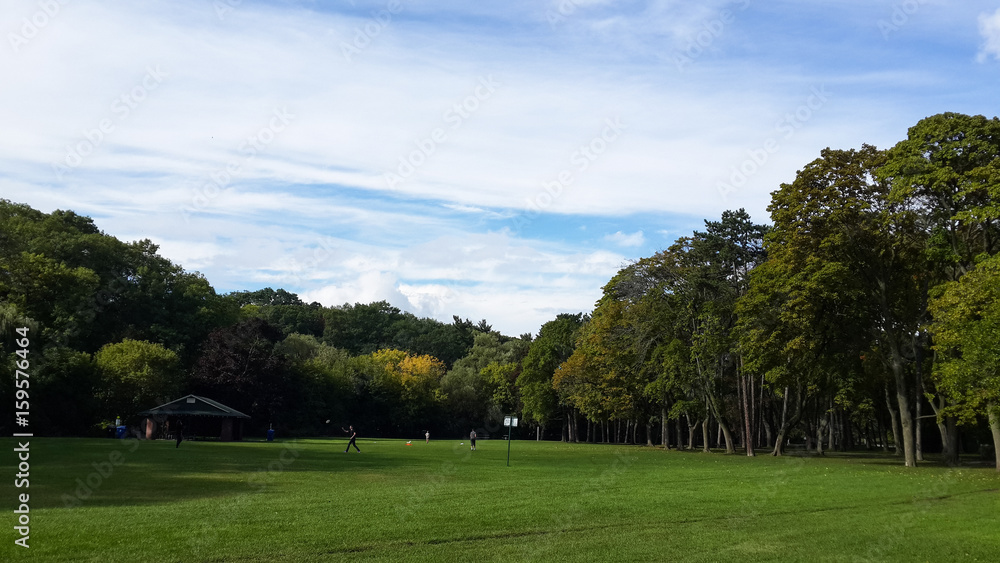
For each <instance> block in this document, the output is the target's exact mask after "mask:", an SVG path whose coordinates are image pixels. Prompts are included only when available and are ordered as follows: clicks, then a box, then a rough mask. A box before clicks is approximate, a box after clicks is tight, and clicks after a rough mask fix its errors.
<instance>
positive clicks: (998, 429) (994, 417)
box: [988, 402, 1000, 471]
mask: <svg viewBox="0 0 1000 563" xmlns="http://www.w3.org/2000/svg"><path fill="white" fill-rule="evenodd" d="M988 408H989V417H990V432H992V433H993V456H994V458H995V459H996V468H997V471H1000V412H998V409H997V404H996V403H993V402H991V403H990V404H989V406H988Z"/></svg>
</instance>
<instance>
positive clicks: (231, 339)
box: [192, 319, 295, 427]
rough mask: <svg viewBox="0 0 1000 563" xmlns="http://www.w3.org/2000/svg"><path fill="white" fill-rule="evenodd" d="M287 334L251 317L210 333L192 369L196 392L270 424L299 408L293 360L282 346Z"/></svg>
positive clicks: (262, 423) (263, 424) (255, 421)
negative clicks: (293, 383) (292, 381)
mask: <svg viewBox="0 0 1000 563" xmlns="http://www.w3.org/2000/svg"><path fill="white" fill-rule="evenodd" d="M281 340H283V337H282V334H281V332H280V331H279V330H278V329H277V328H275V327H273V326H271V325H270V324H268V323H267V322H266V321H264V320H262V319H247V320H245V321H241V322H239V323H237V324H235V325H233V326H230V327H224V328H220V329H216V330H215V331H213V332H212V333H211V334H209V335H208V338H207V339H206V341H205V343H204V345H203V346H202V352H201V356H200V357H199V358H198V361H197V362H196V363H195V366H194V370H193V372H192V385H193V387H194V388H195V390H196V392H200V393H204V394H206V395H208V396H209V397H211V398H215V399H217V400H219V401H220V402H222V403H224V404H227V405H230V406H232V407H233V408H235V409H237V410H240V411H243V412H245V413H246V414H248V415H249V416H250V417H251V418H252V419H253V422H252V423H253V424H255V425H257V426H258V427H265V426H266V424H268V423H271V422H273V421H275V420H276V419H278V418H279V417H281V416H283V414H284V412H285V410H286V409H294V408H295V406H294V405H293V404H290V402H289V401H288V400H287V399H288V398H289V396H291V395H292V391H293V389H292V388H291V384H290V378H289V363H288V360H287V358H285V357H284V356H283V355H282V354H281V353H280V350H279V349H277V348H276V346H275V345H276V344H277V343H278V342H280V341H281Z"/></svg>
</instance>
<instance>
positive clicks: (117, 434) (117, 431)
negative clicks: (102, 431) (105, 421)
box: [115, 425, 128, 440]
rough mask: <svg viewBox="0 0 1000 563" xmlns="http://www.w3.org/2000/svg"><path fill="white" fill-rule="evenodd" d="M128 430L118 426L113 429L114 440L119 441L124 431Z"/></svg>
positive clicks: (123, 435) (125, 427)
mask: <svg viewBox="0 0 1000 563" xmlns="http://www.w3.org/2000/svg"><path fill="white" fill-rule="evenodd" d="M126 430H128V427H127V426H124V425H123V426H118V427H116V428H115V438H118V439H119V440H120V439H122V438H124V437H125V431H126Z"/></svg>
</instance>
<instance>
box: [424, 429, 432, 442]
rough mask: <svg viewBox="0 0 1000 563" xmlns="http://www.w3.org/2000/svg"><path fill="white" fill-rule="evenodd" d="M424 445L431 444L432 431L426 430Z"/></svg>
mask: <svg viewBox="0 0 1000 563" xmlns="http://www.w3.org/2000/svg"><path fill="white" fill-rule="evenodd" d="M424 443H425V444H430V443H431V431H430V430H424Z"/></svg>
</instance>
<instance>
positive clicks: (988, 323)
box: [930, 255, 1000, 471]
mask: <svg viewBox="0 0 1000 563" xmlns="http://www.w3.org/2000/svg"><path fill="white" fill-rule="evenodd" d="M942 289H943V292H942V294H941V295H940V296H939V297H937V298H935V299H934V300H933V301H932V302H931V304H930V309H931V312H932V313H933V315H934V321H933V322H932V323H931V325H930V331H931V333H932V334H933V335H934V340H935V349H936V350H937V351H938V352H939V354H940V361H939V362H938V363H937V364H936V365H935V366H934V373H933V377H934V379H935V381H936V383H937V386H938V388H939V389H940V390H941V391H942V392H943V393H945V394H946V395H947V396H948V398H949V399H951V405H952V406H951V407H949V408H948V410H947V414H950V415H952V416H955V417H956V418H958V420H959V422H961V423H966V424H969V423H975V422H976V419H977V418H978V417H979V416H980V415H982V414H984V413H985V415H986V417H987V418H988V420H989V425H990V430H991V432H992V434H993V451H994V454H997V452H1000V355H998V354H997V351H998V350H1000V255H994V256H993V257H991V258H988V259H985V260H983V261H981V262H980V263H979V264H978V265H976V266H975V267H974V268H973V269H972V270H971V271H969V272H968V273H967V274H966V275H964V276H962V277H961V278H960V279H958V280H957V281H953V282H948V283H946V284H945V285H944V287H943V288H942ZM996 457H997V460H996V468H997V471H1000V454H997V456H996Z"/></svg>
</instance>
